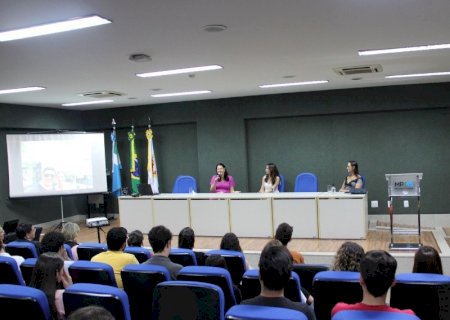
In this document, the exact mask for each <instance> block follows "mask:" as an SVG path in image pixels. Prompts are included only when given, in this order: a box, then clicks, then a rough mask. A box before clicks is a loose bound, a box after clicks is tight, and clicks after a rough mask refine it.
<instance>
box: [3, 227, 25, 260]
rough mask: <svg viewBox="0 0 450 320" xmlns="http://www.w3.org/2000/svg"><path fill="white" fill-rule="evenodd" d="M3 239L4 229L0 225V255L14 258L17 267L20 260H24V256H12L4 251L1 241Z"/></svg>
mask: <svg viewBox="0 0 450 320" xmlns="http://www.w3.org/2000/svg"><path fill="white" fill-rule="evenodd" d="M4 239H5V231H4V230H3V228H2V227H0V256H4V257H11V258H13V259H14V260H16V263H17V266H18V267H19V266H20V265H21V264H22V262H24V260H25V259H24V258H23V257H21V256H12V255H10V254H9V253H8V252H6V251H5V244H4V243H3V240H4Z"/></svg>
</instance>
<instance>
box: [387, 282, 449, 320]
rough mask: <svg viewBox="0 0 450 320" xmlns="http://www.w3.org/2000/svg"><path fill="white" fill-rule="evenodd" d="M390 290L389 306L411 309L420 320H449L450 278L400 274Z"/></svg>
mask: <svg viewBox="0 0 450 320" xmlns="http://www.w3.org/2000/svg"><path fill="white" fill-rule="evenodd" d="M395 280H396V283H395V286H393V287H392V289H391V302H390V305H391V306H392V307H395V308H399V309H412V310H413V311H414V312H415V313H416V315H417V316H418V317H419V318H420V319H422V320H431V319H450V303H449V301H450V277H449V276H445V275H441V274H432V273H400V274H398V275H397V276H396V277H395Z"/></svg>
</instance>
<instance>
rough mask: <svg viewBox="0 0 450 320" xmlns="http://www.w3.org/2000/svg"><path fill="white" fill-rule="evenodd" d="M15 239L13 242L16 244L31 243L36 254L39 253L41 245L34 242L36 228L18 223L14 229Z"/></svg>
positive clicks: (28, 224)
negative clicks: (16, 242)
mask: <svg viewBox="0 0 450 320" xmlns="http://www.w3.org/2000/svg"><path fill="white" fill-rule="evenodd" d="M16 235H17V239H16V240H15V241H18V242H32V243H33V244H34V246H35V247H36V250H37V253H38V254H40V253H41V244H40V243H39V241H34V237H35V236H36V228H35V227H34V226H33V225H32V224H30V223H19V225H18V226H17V228H16Z"/></svg>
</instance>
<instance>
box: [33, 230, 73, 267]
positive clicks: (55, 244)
mask: <svg viewBox="0 0 450 320" xmlns="http://www.w3.org/2000/svg"><path fill="white" fill-rule="evenodd" d="M41 251H42V252H55V253H57V254H59V255H60V257H61V258H62V259H63V260H64V268H65V270H66V272H69V267H70V265H71V264H72V263H73V261H72V260H71V259H70V258H69V256H68V255H67V252H66V248H65V247H64V235H63V234H62V233H61V232H58V231H51V232H49V233H46V234H45V235H44V237H43V238H42V241H41Z"/></svg>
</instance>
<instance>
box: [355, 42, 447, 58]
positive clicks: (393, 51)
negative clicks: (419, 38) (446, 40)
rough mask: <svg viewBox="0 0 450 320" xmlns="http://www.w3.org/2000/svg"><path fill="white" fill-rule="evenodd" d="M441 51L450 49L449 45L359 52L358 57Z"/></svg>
mask: <svg viewBox="0 0 450 320" xmlns="http://www.w3.org/2000/svg"><path fill="white" fill-rule="evenodd" d="M441 49H450V44H430V45H423V46H416V47H404V48H392V49H376V50H359V51H358V54H359V55H360V56H371V55H376V54H388V53H401V52H414V51H428V50H441Z"/></svg>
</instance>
